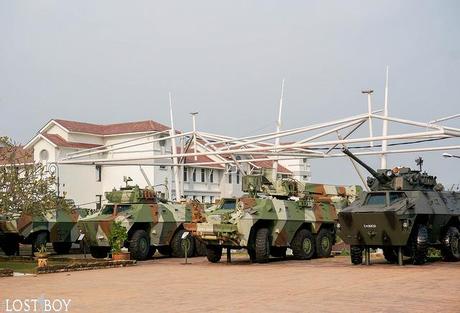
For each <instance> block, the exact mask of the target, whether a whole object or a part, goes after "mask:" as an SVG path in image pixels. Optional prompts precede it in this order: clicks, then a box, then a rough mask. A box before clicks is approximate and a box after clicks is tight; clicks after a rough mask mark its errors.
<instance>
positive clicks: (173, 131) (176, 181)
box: [169, 92, 182, 201]
mask: <svg viewBox="0 0 460 313" xmlns="http://www.w3.org/2000/svg"><path fill="white" fill-rule="evenodd" d="M169 117H170V119H171V129H170V134H169V135H170V136H171V147H172V154H173V155H174V154H177V146H176V138H175V137H174V136H175V135H176V129H175V128H174V117H173V109H172V95H171V92H170V93H169ZM181 152H182V151H181ZM173 174H174V187H175V189H176V200H177V201H179V200H180V199H181V198H182V195H181V190H180V180H179V179H180V177H179V162H178V159H177V156H176V157H173Z"/></svg>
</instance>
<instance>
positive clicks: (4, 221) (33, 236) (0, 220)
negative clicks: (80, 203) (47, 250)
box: [0, 202, 87, 255]
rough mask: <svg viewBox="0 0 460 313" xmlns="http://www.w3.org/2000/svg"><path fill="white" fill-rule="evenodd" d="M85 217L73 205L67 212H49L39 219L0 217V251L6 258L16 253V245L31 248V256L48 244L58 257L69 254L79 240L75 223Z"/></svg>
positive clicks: (32, 216) (36, 216) (35, 216)
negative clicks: (20, 244) (73, 244)
mask: <svg viewBox="0 0 460 313" xmlns="http://www.w3.org/2000/svg"><path fill="white" fill-rule="evenodd" d="M86 214H87V211H86V209H78V208H75V207H74V206H73V202H72V203H71V204H70V208H68V209H53V210H49V211H46V212H44V213H43V214H41V215H29V214H25V213H22V214H17V215H2V216H0V248H1V249H2V250H3V252H4V253H5V254H6V255H14V254H15V253H17V252H18V251H19V243H22V244H32V252H35V251H36V250H37V249H39V248H40V247H41V246H44V245H45V246H46V244H47V243H48V242H51V243H52V245H53V249H54V251H55V252H56V253H58V254H67V253H69V250H70V248H71V247H72V243H74V242H76V241H77V239H78V236H79V231H78V228H77V221H78V219H79V218H80V217H82V216H85V215H86Z"/></svg>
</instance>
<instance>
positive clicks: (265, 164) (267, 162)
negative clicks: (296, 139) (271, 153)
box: [251, 160, 292, 174]
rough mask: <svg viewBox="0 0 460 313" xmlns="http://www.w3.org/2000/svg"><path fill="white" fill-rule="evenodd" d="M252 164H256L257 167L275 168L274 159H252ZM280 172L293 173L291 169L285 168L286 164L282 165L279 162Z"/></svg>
mask: <svg viewBox="0 0 460 313" xmlns="http://www.w3.org/2000/svg"><path fill="white" fill-rule="evenodd" d="M251 163H252V164H254V165H255V166H256V167H259V168H273V161H272V160H264V161H252V162H251ZM277 171H278V173H283V174H292V172H291V171H290V170H288V169H287V168H285V167H284V166H282V165H280V164H279V163H278V170H277Z"/></svg>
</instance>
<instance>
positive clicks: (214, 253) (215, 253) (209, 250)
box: [206, 245, 222, 263]
mask: <svg viewBox="0 0 460 313" xmlns="http://www.w3.org/2000/svg"><path fill="white" fill-rule="evenodd" d="M206 258H207V259H208V261H209V262H211V263H217V262H219V261H220V259H221V258H222V246H211V245H208V246H206Z"/></svg>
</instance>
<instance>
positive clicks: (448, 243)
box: [441, 226, 460, 262]
mask: <svg viewBox="0 0 460 313" xmlns="http://www.w3.org/2000/svg"><path fill="white" fill-rule="evenodd" d="M442 244H443V245H442V249H441V252H442V256H443V259H444V261H448V262H456V261H459V260H460V232H459V231H458V228H457V227H454V226H451V227H449V228H448V229H447V232H446V234H445V235H444V238H443V240H442Z"/></svg>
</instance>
